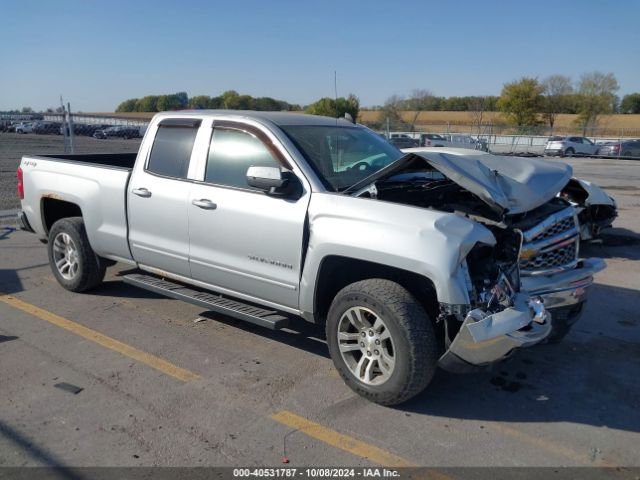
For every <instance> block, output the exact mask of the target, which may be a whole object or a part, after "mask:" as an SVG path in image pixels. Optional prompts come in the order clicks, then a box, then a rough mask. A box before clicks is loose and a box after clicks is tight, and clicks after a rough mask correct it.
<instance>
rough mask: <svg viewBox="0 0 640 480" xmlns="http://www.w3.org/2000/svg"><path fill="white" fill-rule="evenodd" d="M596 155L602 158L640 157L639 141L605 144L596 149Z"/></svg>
mask: <svg viewBox="0 0 640 480" xmlns="http://www.w3.org/2000/svg"><path fill="white" fill-rule="evenodd" d="M596 155H601V156H603V157H620V156H622V157H640V140H624V141H619V142H608V143H605V144H604V145H600V146H599V147H598V150H597V151H596Z"/></svg>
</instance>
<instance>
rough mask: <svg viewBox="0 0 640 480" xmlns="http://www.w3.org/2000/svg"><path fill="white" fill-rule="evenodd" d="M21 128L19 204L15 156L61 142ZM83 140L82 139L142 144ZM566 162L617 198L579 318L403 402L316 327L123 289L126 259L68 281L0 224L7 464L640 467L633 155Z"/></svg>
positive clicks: (587, 251)
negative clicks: (345, 358) (370, 385)
mask: <svg viewBox="0 0 640 480" xmlns="http://www.w3.org/2000/svg"><path fill="white" fill-rule="evenodd" d="M14 138H16V137H14V136H0V158H1V159H2V162H3V163H2V175H3V176H2V180H3V182H2V191H3V193H2V197H0V198H1V199H2V207H0V210H1V209H8V208H16V207H17V201H16V198H15V193H14V182H15V181H14V180H13V179H14V178H15V177H14V173H13V172H15V168H16V167H17V165H18V162H19V158H20V156H21V155H22V154H24V153H48V152H51V153H53V152H55V151H56V150H55V149H59V144H60V138H59V137H36V136H22V137H20V138H19V139H15V140H11V141H9V140H10V139H14ZM37 139H42V140H37ZM21 142H22V143H21ZM38 142H40V143H38ZM56 142H57V143H56ZM79 142H80V143H79V151H80V152H85V151H97V149H99V148H100V149H102V148H104V149H105V151H134V150H136V149H137V144H138V142H137V141H135V140H129V141H126V140H106V141H100V140H95V139H89V138H86V139H85V138H81V139H79ZM57 151H59V150H57ZM554 161H561V160H554ZM570 163H571V164H572V165H573V166H574V170H575V174H576V175H578V176H580V177H581V178H584V179H587V180H593V181H594V182H596V183H597V184H599V185H601V186H603V187H604V188H605V190H607V192H608V193H609V194H610V195H612V196H614V197H615V198H616V200H617V201H618V206H619V211H620V217H619V218H618V219H617V220H616V222H615V225H616V229H614V230H613V231H612V232H610V233H607V235H606V236H605V240H604V243H602V244H595V245H588V246H584V247H583V248H582V253H583V255H584V256H601V257H604V258H605V259H606V261H607V263H608V265H609V268H608V269H607V270H605V271H604V272H601V273H599V274H598V275H597V278H596V284H595V285H594V287H593V289H592V291H591V292H590V299H589V303H588V304H587V307H586V308H587V310H586V313H585V315H584V316H583V318H582V319H581V320H580V323H579V324H578V325H577V326H576V327H575V328H574V329H573V330H572V332H571V333H570V335H569V336H568V337H567V338H566V339H565V341H564V342H563V343H561V344H559V345H541V346H537V347H534V348H532V349H528V350H524V351H522V352H518V353H517V354H516V355H515V356H514V357H513V358H511V359H510V360H508V361H507V362H504V363H502V364H499V365H497V366H496V367H495V368H494V369H493V371H490V372H484V373H479V374H475V375H457V376H456V375H451V374H446V373H444V372H440V373H439V374H438V375H437V376H436V378H435V379H434V381H433V383H432V384H431V385H430V387H429V388H428V389H427V390H426V391H425V392H424V393H423V394H421V395H419V396H418V397H416V398H415V399H413V400H411V401H410V402H408V403H406V404H404V405H401V406H399V407H395V408H386V407H381V406H379V405H374V404H371V403H368V402H366V401H365V400H363V399H362V398H360V397H358V396H356V395H355V394H354V393H352V392H351V390H349V389H348V387H346V386H345V385H344V383H343V382H342V380H341V379H340V378H339V377H338V375H337V373H336V372H335V370H334V369H333V365H332V362H331V360H330V359H329V357H328V353H327V351H326V345H325V344H324V340H323V332H322V330H321V329H318V328H315V327H313V326H310V325H307V324H302V323H300V324H294V325H293V326H292V330H290V331H280V332H272V331H269V330H265V329H262V328H260V327H254V326H251V325H248V324H243V323H241V322H238V321H236V320H233V319H230V318H225V317H222V316H219V315H211V314H209V313H207V312H204V311H203V310H202V309H201V308H198V307H196V306H192V305H187V304H184V303H180V302H177V301H174V300H168V299H164V298H161V297H158V296H155V295H154V294H151V293H148V292H145V291H142V290H138V289H135V288H133V287H129V286H127V285H125V284H124V283H122V282H121V280H120V277H119V273H120V272H122V271H124V267H123V266H120V265H118V266H116V267H112V268H110V269H109V271H108V274H107V278H106V282H105V284H104V285H103V286H102V287H101V288H99V289H97V290H95V291H93V292H91V293H88V294H83V295H80V294H72V293H70V292H67V291H66V290H63V289H62V288H61V287H60V286H59V285H58V284H57V283H56V281H55V279H54V277H53V275H52V274H51V271H50V270H49V267H48V264H47V255H46V250H45V248H44V247H43V246H42V244H40V242H39V241H38V240H37V239H36V238H35V237H34V236H33V235H30V234H27V233H23V232H18V231H14V230H13V229H12V228H11V227H7V228H3V229H2V230H0V291H1V292H2V293H3V294H4V296H2V297H0V390H1V392H2V394H1V395H0V465H1V466H20V465H58V466H92V465H167V466H169V465H170V466H205V465H206V466H212V465H217V466H219V465H230V466H231V465H234V466H236V465H243V466H244V465H256V466H264V465H269V466H279V465H282V463H281V459H282V457H283V456H284V455H285V454H286V456H287V457H288V458H289V460H290V464H289V465H290V466H303V465H304V466H307V465H353V466H358V465H375V464H385V465H396V466H401V465H406V466H410V465H427V466H433V467H436V468H437V467H450V466H563V465H569V466H617V465H620V466H640V388H639V387H638V378H640V321H639V320H638V316H637V313H636V310H637V306H638V305H639V304H640V268H639V267H640V262H639V261H640V234H639V233H638V232H640V215H638V214H639V213H640V162H633V161H624V160H621V161H611V160H601V159H572V160H570ZM5 172H10V175H11V180H10V179H9V174H8V173H7V174H5ZM12 182H13V183H12ZM8 185H10V187H11V190H9V189H8V188H9V187H7V186H8ZM5 187H6V188H5ZM0 228H2V227H1V226H0ZM196 319H201V320H202V321H198V322H196V321H195V320H196ZM60 383H68V384H71V385H74V386H77V387H79V388H81V389H82V390H81V391H80V392H78V393H75V394H74V393H72V392H69V391H65V390H63V389H61V388H56V386H55V385H57V384H58V385H59V384H60ZM285 450H286V451H285ZM613 473H614V472H612V475H613ZM613 478H616V477H615V475H613Z"/></svg>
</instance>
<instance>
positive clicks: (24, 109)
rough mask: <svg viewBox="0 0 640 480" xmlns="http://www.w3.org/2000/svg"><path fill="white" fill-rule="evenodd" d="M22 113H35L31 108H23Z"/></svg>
mask: <svg viewBox="0 0 640 480" xmlns="http://www.w3.org/2000/svg"><path fill="white" fill-rule="evenodd" d="M21 112H22V113H33V108H31V107H22V111H21Z"/></svg>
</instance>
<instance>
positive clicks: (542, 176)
mask: <svg viewBox="0 0 640 480" xmlns="http://www.w3.org/2000/svg"><path fill="white" fill-rule="evenodd" d="M421 161H426V162H427V163H428V164H429V165H430V166H431V167H433V168H435V169H436V170H438V171H440V172H441V173H442V174H444V175H445V176H446V177H448V178H449V179H450V180H452V181H454V182H456V183H457V184H458V185H460V186H461V187H463V188H465V189H466V190H469V191H470V192H471V193H473V194H475V195H477V196H478V197H480V198H481V199H482V200H484V201H485V202H486V203H487V204H488V205H489V206H490V207H491V208H492V209H493V210H495V211H496V212H498V213H499V214H501V215H502V214H505V213H507V212H508V213H509V214H517V213H523V212H528V211H530V210H533V209H534V208H536V207H539V206H540V205H542V204H543V203H545V202H547V201H549V200H551V199H552V198H553V197H555V196H556V195H557V194H558V192H559V191H560V190H561V189H562V188H563V187H564V186H565V185H566V184H567V182H568V181H569V179H570V178H571V175H572V169H571V167H570V166H569V165H566V164H564V163H560V162H547V161H544V160H538V159H532V158H522V157H507V156H502V155H491V154H487V153H469V154H457V153H456V154H454V153H447V152H434V151H428V152H420V151H417V152H416V151H413V152H410V153H408V154H407V155H405V156H404V157H402V158H401V159H400V160H398V161H397V162H394V163H392V164H390V165H388V167H385V168H383V169H382V170H380V171H379V172H377V174H378V175H375V174H374V175H372V176H371V178H370V181H369V182H367V184H371V183H373V182H375V181H378V180H381V179H383V178H389V177H392V176H393V175H397V174H398V173H401V172H402V171H403V170H405V171H406V170H414V169H416V168H417V167H418V166H419V163H420V162H421ZM365 180H366V179H365Z"/></svg>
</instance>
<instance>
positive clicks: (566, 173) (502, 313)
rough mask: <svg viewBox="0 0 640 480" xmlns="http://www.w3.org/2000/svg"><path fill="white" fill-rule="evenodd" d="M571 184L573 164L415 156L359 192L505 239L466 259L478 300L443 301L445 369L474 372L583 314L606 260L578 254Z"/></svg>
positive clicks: (564, 328)
mask: <svg viewBox="0 0 640 480" xmlns="http://www.w3.org/2000/svg"><path fill="white" fill-rule="evenodd" d="M570 178H571V168H570V167H569V166H568V165H564V164H551V163H549V162H544V161H540V160H528V159H527V160H526V161H525V160H523V159H510V158H509V157H497V156H493V155H488V154H483V155H479V154H475V155H474V154H471V155H469V154H464V155H463V154H461V153H459V152H455V151H443V150H440V151H432V150H429V151H425V152H422V151H417V150H416V151H411V152H410V153H409V154H408V155H406V156H405V157H403V158H402V159H401V160H399V161H398V162H396V164H395V165H390V166H389V167H387V168H386V169H383V170H382V171H380V172H378V173H377V174H375V175H374V176H372V178H369V179H368V180H369V181H367V180H364V181H362V182H360V184H358V185H356V186H355V187H356V188H354V191H355V193H354V195H356V196H360V195H361V196H368V197H371V198H377V199H379V200H383V201H388V202H394V203H402V204H406V205H412V206H416V207H422V208H426V209H434V210H438V211H446V212H450V213H452V214H456V215H460V216H463V217H466V218H468V219H471V220H474V221H476V222H478V223H480V224H482V225H484V226H485V227H486V228H488V229H489V230H490V231H491V233H492V234H493V236H494V237H495V239H496V244H495V245H493V246H490V245H484V244H476V245H475V246H474V247H473V248H472V249H471V251H470V252H469V254H468V255H466V258H464V259H460V261H461V264H460V271H461V273H462V275H461V276H464V277H466V283H467V290H468V293H469V295H468V298H469V299H470V303H469V304H468V305H450V304H443V303H441V304H440V309H441V311H440V316H439V318H438V324H439V325H442V326H443V328H442V330H443V331H444V332H443V337H444V347H445V352H444V354H443V355H442V357H441V358H440V361H439V365H440V366H441V367H443V368H445V369H447V370H451V371H466V370H470V369H474V368H475V367H477V366H483V365H487V364H490V363H493V362H496V361H499V360H501V359H503V358H505V357H507V356H508V355H509V354H510V353H511V351H512V350H514V349H515V348H519V347H526V346H530V345H534V344H536V343H539V342H541V341H542V340H544V339H546V338H552V337H553V338H555V339H556V340H557V339H561V338H562V337H563V336H564V335H565V334H566V333H567V332H568V329H569V328H570V326H571V324H572V323H574V322H575V321H576V320H577V319H578V318H579V316H580V313H581V311H582V307H583V305H584V301H585V298H586V293H587V290H588V288H589V286H590V285H591V284H592V283H593V274H594V273H596V272H597V271H599V270H601V269H602V268H604V262H603V261H602V260H600V259H581V258H580V257H579V240H580V235H579V230H578V228H579V227H578V223H577V218H576V214H575V210H574V206H573V205H572V204H571V203H570V200H569V199H568V198H562V197H563V196H564V195H559V194H558V192H560V191H561V190H562V189H563V187H564V186H566V185H567V182H569V180H570ZM521 289H522V290H521Z"/></svg>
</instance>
